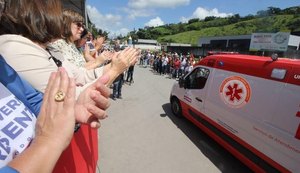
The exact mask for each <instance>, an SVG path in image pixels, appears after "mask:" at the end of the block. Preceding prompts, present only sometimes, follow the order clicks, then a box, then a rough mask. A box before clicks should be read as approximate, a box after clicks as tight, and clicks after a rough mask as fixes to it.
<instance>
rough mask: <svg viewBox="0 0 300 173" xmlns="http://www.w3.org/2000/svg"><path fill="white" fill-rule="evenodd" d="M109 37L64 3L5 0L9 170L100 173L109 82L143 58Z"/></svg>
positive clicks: (0, 135)
mask: <svg viewBox="0 0 300 173" xmlns="http://www.w3.org/2000/svg"><path fill="white" fill-rule="evenodd" d="M104 41H105V37H103V36H96V37H93V36H92V34H91V33H90V32H89V31H88V30H87V29H86V28H85V27H84V18H83V17H82V16H81V15H80V14H79V13H77V12H75V11H72V10H69V9H63V8H62V4H61V0H44V1H40V0H0V71H1V75H0V82H1V83H0V88H1V89H0V91H1V92H0V121H1V123H0V129H1V130H0V141H1V142H0V172H1V173H2V172H5V173H11V172H13V173H15V172H30V173H43V172H57V173H63V172H72V173H76V172H78V173H82V172H85V173H89V172H96V167H97V160H98V135H97V129H98V128H99V127H100V121H101V120H103V119H105V118H106V117H107V113H106V110H107V109H108V108H109V105H110V103H109V97H110V89H109V86H111V85H112V84H113V83H114V82H115V81H116V79H117V78H118V76H119V75H121V74H123V73H124V71H126V70H127V69H128V68H129V67H131V66H134V64H135V63H136V62H137V60H138V58H139V57H140V50H137V49H134V48H126V49H124V50H118V51H110V50H104V49H103V43H104ZM41 158H46V160H45V159H41Z"/></svg>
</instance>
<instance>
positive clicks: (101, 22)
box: [87, 5, 129, 36]
mask: <svg viewBox="0 0 300 173" xmlns="http://www.w3.org/2000/svg"><path fill="white" fill-rule="evenodd" d="M87 12H88V15H89V18H90V20H91V21H92V23H94V24H95V26H96V27H97V28H99V29H102V30H104V31H108V32H109V35H110V36H114V35H117V36H118V35H120V34H122V35H126V34H127V33H128V32H129V29H126V28H121V29H119V30H116V28H120V27H122V20H123V19H122V17H121V16H120V15H113V14H105V15H104V14H101V13H100V12H99V11H98V10H97V8H96V7H92V6H90V5H87Z"/></svg>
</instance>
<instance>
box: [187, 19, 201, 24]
mask: <svg viewBox="0 0 300 173" xmlns="http://www.w3.org/2000/svg"><path fill="white" fill-rule="evenodd" d="M195 22H199V18H194V19H190V20H189V21H188V24H191V23H195Z"/></svg>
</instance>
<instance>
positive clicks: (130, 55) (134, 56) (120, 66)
mask: <svg viewBox="0 0 300 173" xmlns="http://www.w3.org/2000/svg"><path fill="white" fill-rule="evenodd" d="M140 53H141V52H140V50H138V49H135V48H131V47H128V48H126V49H124V50H122V51H120V52H116V53H114V56H113V57H112V61H111V63H110V64H111V67H110V69H108V70H107V73H108V75H109V76H110V81H109V82H108V86H109V85H110V84H111V83H112V82H113V81H114V80H115V78H116V77H117V76H118V75H119V74H121V73H123V72H124V71H125V70H126V69H127V68H129V66H131V65H134V64H135V63H136V62H137V60H138V58H139V57H140Z"/></svg>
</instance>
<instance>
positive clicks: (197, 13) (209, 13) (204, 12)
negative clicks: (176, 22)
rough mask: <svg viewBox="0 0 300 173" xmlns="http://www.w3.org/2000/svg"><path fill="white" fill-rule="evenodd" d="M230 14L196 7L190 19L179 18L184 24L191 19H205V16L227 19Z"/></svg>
mask: <svg viewBox="0 0 300 173" xmlns="http://www.w3.org/2000/svg"><path fill="white" fill-rule="evenodd" d="M232 15H233V14H232V13H220V12H219V11H218V9H216V8H214V9H212V10H209V9H205V8H202V7H198V8H197V9H196V10H195V11H194V12H193V15H192V16H190V17H181V19H180V21H181V22H184V23H186V22H187V21H188V20H190V19H193V18H199V19H205V17H207V16H215V17H227V16H232Z"/></svg>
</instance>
